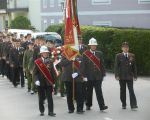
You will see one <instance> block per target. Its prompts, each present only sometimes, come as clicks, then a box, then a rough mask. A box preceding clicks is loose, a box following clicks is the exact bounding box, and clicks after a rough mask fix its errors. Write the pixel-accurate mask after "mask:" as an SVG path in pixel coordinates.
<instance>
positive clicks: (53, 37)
mask: <svg viewBox="0 0 150 120" xmlns="http://www.w3.org/2000/svg"><path fill="white" fill-rule="evenodd" d="M38 36H42V37H44V39H45V40H49V41H54V42H55V44H56V46H61V45H63V40H62V39H61V36H60V35H59V34H58V33H56V32H35V33H32V38H36V37H38Z"/></svg>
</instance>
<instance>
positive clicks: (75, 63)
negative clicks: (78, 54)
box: [73, 60, 80, 69]
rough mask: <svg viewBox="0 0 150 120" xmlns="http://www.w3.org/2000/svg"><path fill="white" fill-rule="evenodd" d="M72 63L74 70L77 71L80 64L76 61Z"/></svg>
mask: <svg viewBox="0 0 150 120" xmlns="http://www.w3.org/2000/svg"><path fill="white" fill-rule="evenodd" d="M73 62H74V63H73V64H74V66H75V68H76V69H79V68H80V62H79V61H77V60H75V61H73Z"/></svg>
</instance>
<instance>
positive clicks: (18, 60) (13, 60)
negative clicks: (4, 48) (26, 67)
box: [9, 39, 25, 87]
mask: <svg viewBox="0 0 150 120" xmlns="http://www.w3.org/2000/svg"><path fill="white" fill-rule="evenodd" d="M13 41H14V42H15V47H14V48H13V49H11V51H10V55H9V60H10V66H11V67H12V69H13V70H12V72H13V73H12V75H13V78H12V81H13V85H14V86H15V87H17V85H18V84H19V83H20V78H21V87H24V84H25V82H24V72H23V55H24V48H23V47H20V39H14V40H13Z"/></svg>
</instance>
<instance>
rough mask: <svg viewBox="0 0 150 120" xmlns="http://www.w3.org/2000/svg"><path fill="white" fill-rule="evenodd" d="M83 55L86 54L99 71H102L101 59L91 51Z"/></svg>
mask: <svg viewBox="0 0 150 120" xmlns="http://www.w3.org/2000/svg"><path fill="white" fill-rule="evenodd" d="M83 54H85V55H86V56H87V57H88V58H89V59H90V60H91V61H92V62H93V63H94V64H95V65H96V67H97V69H98V70H99V71H101V62H100V59H99V58H97V57H96V56H95V55H94V54H93V53H91V51H89V50H86V51H85V52H84V53H83Z"/></svg>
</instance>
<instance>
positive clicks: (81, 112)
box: [77, 110, 85, 114]
mask: <svg viewBox="0 0 150 120" xmlns="http://www.w3.org/2000/svg"><path fill="white" fill-rule="evenodd" d="M84 112H85V111H83V110H78V111H77V114H83V113H84Z"/></svg>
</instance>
